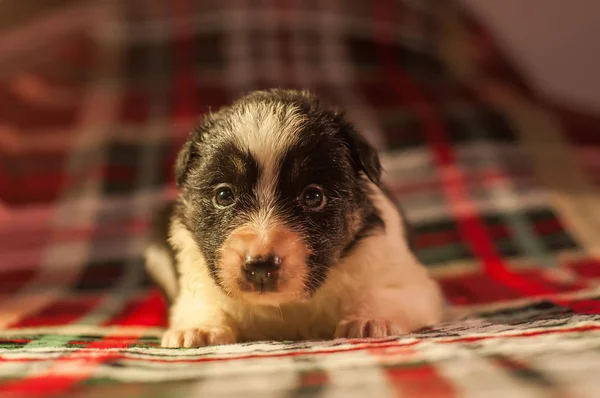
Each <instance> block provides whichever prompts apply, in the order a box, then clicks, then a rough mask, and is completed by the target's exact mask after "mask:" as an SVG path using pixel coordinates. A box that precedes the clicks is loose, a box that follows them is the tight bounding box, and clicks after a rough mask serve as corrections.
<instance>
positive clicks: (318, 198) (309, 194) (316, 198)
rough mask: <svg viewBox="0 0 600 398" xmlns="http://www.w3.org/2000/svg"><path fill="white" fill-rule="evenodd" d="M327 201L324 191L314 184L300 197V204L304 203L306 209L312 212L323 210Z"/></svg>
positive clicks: (305, 189)
mask: <svg viewBox="0 0 600 398" xmlns="http://www.w3.org/2000/svg"><path fill="white" fill-rule="evenodd" d="M326 200H327V199H326V198H325V193H324V192H323V189H321V187H319V186H318V185H314V184H312V185H309V186H307V187H306V188H304V191H302V195H300V202H302V205H303V206H304V207H307V208H309V209H310V210H320V209H322V208H323V207H324V206H325V202H326Z"/></svg>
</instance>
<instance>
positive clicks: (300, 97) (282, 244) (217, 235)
mask: <svg viewBox="0 0 600 398" xmlns="http://www.w3.org/2000/svg"><path fill="white" fill-rule="evenodd" d="M379 175H380V166H379V160H378V158H377V154H376V152H375V151H374V150H373V148H371V147H370V146H369V145H368V144H367V143H366V142H365V141H364V140H363V139H362V137H360V136H359V135H358V134H356V133H355V132H354V130H353V129H352V127H351V126H350V125H349V124H348V123H347V122H346V121H345V120H344V119H343V118H342V116H341V115H339V114H337V113H335V112H333V111H331V110H329V109H324V108H321V107H320V105H319V104H318V102H317V101H316V100H315V99H314V98H312V97H310V96H309V95H308V94H304V93H299V92H293V91H283V90H272V91H268V92H256V93H253V94H251V95H249V96H247V97H244V98H242V99H241V100H239V101H238V102H236V103H234V104H233V105H232V106H230V107H227V108H224V109H222V110H220V111H219V112H218V113H216V114H212V115H209V116H208V117H206V118H205V119H204V120H203V121H202V122H201V123H200V125H199V126H198V127H197V129H196V130H195V131H194V132H193V133H192V135H191V137H190V139H189V141H188V142H187V143H186V144H185V146H184V148H183V150H182V151H181V153H180V155H179V158H178V161H177V165H176V177H177V182H178V184H179V185H180V187H181V189H182V195H181V198H180V203H181V205H180V206H179V210H178V212H179V217H180V218H181V219H182V221H183V223H184V225H185V226H186V227H187V228H188V229H189V230H190V231H191V233H192V234H193V236H194V239H195V242H196V244H197V245H198V247H199V249H200V251H201V252H202V254H203V255H204V257H205V259H206V262H207V266H208V269H209V271H210V274H211V276H212V278H213V279H214V280H215V282H216V283H217V285H218V286H220V287H221V288H222V289H223V290H224V292H225V293H226V294H228V295H230V296H232V297H235V298H242V299H245V300H248V301H250V302H253V303H256V304H271V305H278V304H281V303H284V302H289V301H301V300H304V299H307V298H309V297H310V296H311V295H312V294H313V293H314V292H315V291H316V290H317V289H318V288H319V287H320V286H321V285H322V284H323V283H324V282H325V280H326V279H327V274H328V273H327V270H328V269H329V268H330V267H331V266H333V265H334V264H335V263H336V262H337V261H339V259H340V258H341V257H342V256H343V255H345V254H346V253H347V252H348V251H349V250H351V248H352V247H353V246H354V244H355V243H356V240H357V239H359V235H360V236H363V235H364V234H363V233H362V232H364V231H365V228H368V227H369V225H368V224H369V223H370V224H372V225H370V226H375V225H376V224H379V223H380V222H381V220H380V219H379V217H378V216H377V213H376V210H375V209H374V207H373V206H372V204H371V202H370V200H369V198H368V189H367V179H366V178H370V179H371V180H372V181H374V182H378V180H379Z"/></svg>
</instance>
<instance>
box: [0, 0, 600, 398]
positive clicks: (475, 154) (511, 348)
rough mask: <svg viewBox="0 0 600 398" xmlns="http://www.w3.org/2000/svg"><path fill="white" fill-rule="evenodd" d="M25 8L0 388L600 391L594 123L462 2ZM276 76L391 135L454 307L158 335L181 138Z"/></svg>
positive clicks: (413, 210)
mask: <svg viewBox="0 0 600 398" xmlns="http://www.w3.org/2000/svg"><path fill="white" fill-rule="evenodd" d="M16 3H17V2H11V1H5V2H0V16H1V17H0V396H2V397H11V396H42V397H55V396H77V397H96V396H97V397H117V396H127V397H138V396H139V397H141V396H152V397H163V396H177V397H188V396H189V397H192V396H207V397H217V396H223V397H240V396H244V397H254V396H260V397H284V396H285V397H288V396H294V397H297V396H298V397H299V396H318V397H342V396H343V397H365V396H370V397H395V396H408V397H445V398H446V397H447V398H449V397H466V396H469V397H476V396H486V397H488V396H519V397H521V396H523V397H543V396H544V397H545V396H548V397H578V398H580V397H593V396H598V390H599V388H600V379H599V377H598V375H600V288H599V283H598V282H599V281H600V239H599V238H600V194H599V193H600V162H599V160H600V128H599V127H600V119H599V118H598V117H595V116H588V115H581V114H578V113H576V112H575V111H566V110H561V109H558V108H557V107H555V106H553V105H551V104H549V103H546V102H545V101H543V100H541V99H539V98H537V97H536V95H535V94H534V93H533V92H532V91H531V90H530V89H529V88H528V86H527V84H525V83H524V82H523V81H522V79H520V77H519V76H518V74H516V73H515V72H514V71H513V69H512V67H511V66H510V64H509V63H507V62H506V60H505V59H504V57H503V56H502V52H501V51H499V49H498V48H497V47H496V46H495V44H494V41H493V40H492V39H491V37H490V36H489V34H488V33H487V32H485V31H484V30H482V29H481V28H480V27H479V26H478V25H477V24H476V23H474V22H473V20H472V19H471V18H469V16H468V15H466V14H465V12H464V11H463V10H462V9H461V8H460V7H459V6H457V4H456V3H454V2H452V1H448V0H438V1H425V0H399V1H393V0H383V1H376V2H360V1H355V0H326V1H314V0H309V1H304V0H286V1H277V2H275V1H244V0H225V1H218V0H213V1H203V2H192V1H190V0H173V1H157V0H149V1H128V2H118V1H99V2H92V1H47V2H44V6H43V7H42V6H38V7H36V6H35V5H33V4H34V3H36V2H27V1H24V2H21V3H19V5H17V4H16ZM37 3H38V4H41V3H39V2H37ZM276 86H277V87H296V88H309V89H312V90H313V91H314V92H315V93H317V94H318V95H320V96H322V97H324V98H327V99H330V100H332V101H333V102H335V103H337V104H339V105H340V106H341V107H343V108H345V109H346V111H347V114H348V117H349V118H350V119H351V120H352V121H353V122H354V123H355V124H356V126H357V127H358V128H359V129H360V130H361V131H362V132H364V133H365V135H366V136H367V137H368V139H369V140H370V141H371V142H372V143H373V144H374V145H375V146H377V148H378V149H380V150H381V151H382V160H383V165H384V168H385V180H386V182H387V183H389V184H390V186H391V188H392V190H393V192H394V193H395V194H396V195H397V197H398V199H399V201H400V202H401V204H402V205H403V206H404V208H405V210H406V213H407V217H408V218H409V220H410V222H411V223H412V224H413V225H414V226H415V234H416V241H415V244H416V251H417V254H418V256H419V258H420V259H421V260H422V261H423V262H424V263H425V264H426V265H427V266H428V267H429V268H430V270H431V272H432V274H433V275H435V276H436V278H438V279H439V280H440V283H441V285H442V287H443V289H444V292H445V294H446V295H447V297H448V299H449V301H450V302H451V303H452V304H454V305H457V306H458V307H457V308H458V309H457V311H458V312H459V313H460V314H462V315H461V317H460V318H461V319H460V320H458V321H452V322H449V323H446V324H442V325H439V326H436V327H434V328H431V329H427V330H423V331H419V332H418V333H414V334H411V335H408V336H401V337H398V338H388V339H381V340H336V341H319V342H301V343H294V342H260V343H256V344H238V345H231V346H220V347H206V348H197V349H162V348H160V347H159V345H158V342H159V336H160V334H161V332H162V330H163V327H164V325H165V311H166V309H165V304H164V302H163V301H162V299H161V297H160V295H159V293H158V292H157V291H156V290H155V289H153V288H152V287H151V286H150V285H149V283H148V282H147V280H146V277H145V276H144V271H143V263H142V251H143V247H144V240H145V238H146V236H147V234H148V227H149V222H150V219H151V217H152V215H153V213H155V212H156V211H157V209H158V208H159V207H160V206H161V205H162V204H163V203H164V202H165V201H167V200H168V199H169V198H172V197H173V195H175V188H174V184H173V172H172V164H173V161H174V158H175V156H176V154H177V151H178V149H179V148H180V146H181V144H182V143H183V141H184V140H185V138H186V136H187V134H188V132H189V131H190V129H191V128H192V126H193V125H194V123H195V122H196V120H197V119H198V117H199V116H200V115H202V114H203V113H205V112H207V111H208V110H210V109H216V108H218V107H219V106H222V105H224V104H227V103H228V102H230V101H232V100H233V99H235V98H236V97H238V96H239V95H241V94H243V93H245V92H248V91H250V90H255V89H260V88H269V87H276ZM415 299H418V298H415Z"/></svg>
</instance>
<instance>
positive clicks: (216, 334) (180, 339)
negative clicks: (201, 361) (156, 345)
mask: <svg viewBox="0 0 600 398" xmlns="http://www.w3.org/2000/svg"><path fill="white" fill-rule="evenodd" d="M235 340H236V339H235V335H234V334H233V332H232V331H231V330H230V329H227V328H196V329H183V330H177V329H169V330H167V331H166V332H165V333H164V334H163V337H162V341H161V344H160V345H161V347H167V348H179V347H185V348H192V347H204V346H208V345H220V344H233V343H235V342H236V341H235Z"/></svg>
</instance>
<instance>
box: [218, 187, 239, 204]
mask: <svg viewBox="0 0 600 398" xmlns="http://www.w3.org/2000/svg"><path fill="white" fill-rule="evenodd" d="M234 202H235V195H234V194H233V190H232V189H231V188H230V187H228V186H222V187H219V188H217V190H216V192H215V198H214V203H215V205H216V206H217V207H221V208H223V207H229V206H231V205H232V204H233V203H234Z"/></svg>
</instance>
